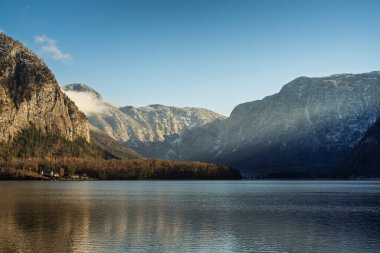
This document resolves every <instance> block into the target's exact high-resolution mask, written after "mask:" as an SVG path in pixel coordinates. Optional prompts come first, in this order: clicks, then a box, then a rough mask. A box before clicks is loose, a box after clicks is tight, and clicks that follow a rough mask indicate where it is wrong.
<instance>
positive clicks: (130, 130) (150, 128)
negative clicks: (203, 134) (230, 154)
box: [62, 84, 225, 155]
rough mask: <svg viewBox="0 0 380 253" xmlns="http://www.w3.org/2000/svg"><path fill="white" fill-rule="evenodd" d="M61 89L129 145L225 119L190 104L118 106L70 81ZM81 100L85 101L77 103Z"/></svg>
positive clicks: (103, 128) (104, 129)
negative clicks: (178, 105)
mask: <svg viewBox="0 0 380 253" xmlns="http://www.w3.org/2000/svg"><path fill="white" fill-rule="evenodd" d="M62 89H63V90H64V91H65V92H66V94H67V95H68V96H69V97H70V98H72V99H73V100H74V101H75V102H76V103H77V104H78V106H79V107H80V109H81V110H82V111H84V112H85V113H86V115H87V117H88V120H89V122H90V124H91V125H92V126H93V127H95V128H97V129H99V130H101V131H102V132H104V133H107V134H108V135H109V136H111V137H112V138H114V139H115V140H118V141H120V142H126V143H127V145H128V146H130V147H132V148H135V147H140V145H145V144H148V143H152V142H153V143H156V142H159V143H163V142H164V141H165V140H166V138H167V137H168V136H173V135H180V134H182V132H183V131H184V130H185V129H189V128H193V127H196V126H200V125H204V124H207V123H210V122H212V121H214V120H216V119H219V120H222V119H224V118H225V117H224V116H222V115H220V114H217V113H215V112H212V111H210V110H206V109H202V108H193V107H185V108H178V107H173V106H165V105H149V106H144V107H133V106H126V107H121V108H118V107H116V106H114V105H112V104H110V103H108V102H107V101H105V100H104V99H103V98H102V97H101V96H100V94H99V93H98V92H96V91H95V90H93V89H92V88H91V87H89V86H87V85H85V84H70V85H66V86H63V87H62ZM81 101H88V102H87V103H86V104H83V105H81ZM81 107H82V108H81ZM142 155H144V154H142Z"/></svg>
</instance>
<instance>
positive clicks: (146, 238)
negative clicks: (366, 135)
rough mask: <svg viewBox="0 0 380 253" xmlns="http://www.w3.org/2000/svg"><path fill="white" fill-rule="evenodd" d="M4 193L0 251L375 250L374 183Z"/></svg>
mask: <svg viewBox="0 0 380 253" xmlns="http://www.w3.org/2000/svg"><path fill="white" fill-rule="evenodd" d="M0 192H1V198H0V252H355V253H357V252H380V182H377V181H340V182H338V181H93V182H59V181H58V182H43V181H41V182H39V181H38V182H37V181H36V182H32V181H23V182H16V181H3V182H0Z"/></svg>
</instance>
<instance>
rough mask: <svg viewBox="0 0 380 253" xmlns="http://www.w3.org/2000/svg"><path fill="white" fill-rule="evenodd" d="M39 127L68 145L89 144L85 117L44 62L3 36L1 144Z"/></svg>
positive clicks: (0, 44)
mask: <svg viewBox="0 0 380 253" xmlns="http://www.w3.org/2000/svg"><path fill="white" fill-rule="evenodd" d="M30 127H36V128H38V129H40V130H42V131H43V132H47V133H50V134H58V135H59V136H63V137H64V138H65V139H67V140H69V141H74V140H76V139H84V140H85V141H87V142H89V141H90V130H89V124H88V122H87V119H86V116H85V115H84V114H83V113H82V112H81V111H79V110H78V108H77V107H76V105H75V104H74V102H72V101H71V100H70V99H69V98H68V97H67V96H66V95H65V94H64V93H63V92H62V91H61V89H60V87H59V86H58V83H57V81H56V79H55V77H54V75H53V74H52V73H51V71H50V70H49V68H48V67H47V66H46V65H45V64H44V62H43V61H42V60H41V59H39V58H38V57H37V56H36V55H35V54H34V53H33V52H31V51H29V50H28V49H27V48H26V47H24V46H23V45H22V44H21V43H20V42H18V41H16V40H13V39H12V38H10V37H8V36H6V35H5V34H0V133H1V134H0V142H3V143H7V142H9V141H12V140H13V139H14V138H16V137H17V136H18V135H19V134H20V133H21V132H22V130H25V129H28V128H30Z"/></svg>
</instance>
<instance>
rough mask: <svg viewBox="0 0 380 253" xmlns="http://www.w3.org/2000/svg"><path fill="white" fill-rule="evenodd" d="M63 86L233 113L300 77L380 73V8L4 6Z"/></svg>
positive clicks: (320, 4)
mask: <svg viewBox="0 0 380 253" xmlns="http://www.w3.org/2000/svg"><path fill="white" fill-rule="evenodd" d="M0 5H1V9H2V10H1V16H0V29H1V30H3V31H4V32H5V33H6V34H8V35H10V36H12V37H14V38H15V39H17V40H20V41H21V42H23V43H24V44H26V45H27V46H28V47H29V48H31V49H32V50H34V51H35V52H36V53H37V54H39V55H40V56H41V57H42V58H43V59H44V60H45V62H46V63H47V64H48V65H49V67H50V68H51V69H52V70H53V72H54V74H55V75H56V77H57V79H58V81H59V82H60V83H61V84H67V83H72V82H84V83H87V84H89V85H90V86H92V87H93V88H94V89H96V90H98V91H99V92H100V93H101V94H102V95H103V96H104V97H105V98H107V99H108V100H111V101H114V102H115V103H117V104H119V105H134V106H143V105H148V104H158V103H160V104H166V105H175V106H198V107H205V108H209V109H212V110H214V111H217V112H219V113H222V114H225V115H229V113H230V112H231V110H232V109H233V108H234V107H235V106H236V105H237V104H239V103H243V102H248V101H252V100H256V99H261V98H263V97H265V96H267V95H271V94H273V93H275V92H278V91H279V89H280V88H281V87H282V86H283V85H284V84H285V83H287V82H288V81H291V80H292V79H294V78H296V77H298V76H325V75H330V74H335V73H342V72H345V73H347V72H349V73H361V72H369V71H373V70H380V61H379V59H380V50H379V45H380V32H379V31H380V14H379V13H380V1H363V0H362V1H360V0H358V1H349V0H345V1H336V0H335V1H334V0H328V1H320V0H319V1H297V0H294V1H290V0H282V1H281V0H278V1H270V0H266V1H254V0H250V1H239V0H231V1H223V0H218V1H212V0H176V1H174V0H150V1H146V0H133V1H127V0H124V1H106V0H104V1H96V0H95V1H94V0H92V1H84V0H76V1H70V0H68V1H38V0H34V1H31V0H30V1H22V0H18V1H13V0H8V1H7V0H0Z"/></svg>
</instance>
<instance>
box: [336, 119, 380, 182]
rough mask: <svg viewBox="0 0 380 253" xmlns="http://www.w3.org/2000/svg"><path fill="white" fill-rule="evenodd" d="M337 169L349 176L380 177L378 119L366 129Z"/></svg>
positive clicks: (379, 124) (379, 132)
mask: <svg viewBox="0 0 380 253" xmlns="http://www.w3.org/2000/svg"><path fill="white" fill-rule="evenodd" d="M338 171H339V173H340V174H341V175H345V176H349V177H360V176H362V177H380V119H378V120H377V121H376V123H375V124H374V125H373V126H372V127H370V128H369V129H368V131H367V132H366V134H365V135H364V137H363V138H362V139H361V140H360V142H359V143H358V144H357V145H356V146H355V148H354V149H353V151H352V152H350V153H349V155H348V156H347V157H346V159H345V160H344V162H342V164H341V165H340V166H339V168H338Z"/></svg>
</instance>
